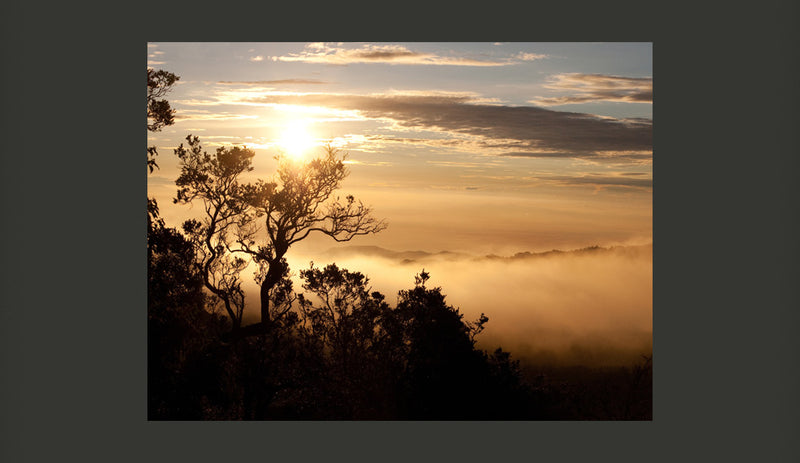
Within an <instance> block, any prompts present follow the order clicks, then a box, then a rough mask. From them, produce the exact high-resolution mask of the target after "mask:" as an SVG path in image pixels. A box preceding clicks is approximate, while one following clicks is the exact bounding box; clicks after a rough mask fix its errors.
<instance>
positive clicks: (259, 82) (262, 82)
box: [217, 79, 330, 85]
mask: <svg viewBox="0 0 800 463" xmlns="http://www.w3.org/2000/svg"><path fill="white" fill-rule="evenodd" d="M217 83H218V84H222V85H285V84H304V85H305V84H308V85H318V84H328V83H330V82H326V81H324V80H319V79H279V80H245V81H236V80H220V81H218V82H217Z"/></svg>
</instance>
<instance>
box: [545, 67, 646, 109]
mask: <svg viewBox="0 0 800 463" xmlns="http://www.w3.org/2000/svg"><path fill="white" fill-rule="evenodd" d="M545 88H548V89H550V90H556V91H563V92H569V93H573V95H567V96H560V97H551V98H538V99H536V100H532V101H531V103H534V104H538V105H543V106H553V105H563V104H576V103H591V102H598V101H613V102H619V103H652V102H653V78H652V77H620V76H607V75H602V74H577V73H569V74H558V75H555V76H553V77H551V78H550V81H549V83H548V84H546V85H545Z"/></svg>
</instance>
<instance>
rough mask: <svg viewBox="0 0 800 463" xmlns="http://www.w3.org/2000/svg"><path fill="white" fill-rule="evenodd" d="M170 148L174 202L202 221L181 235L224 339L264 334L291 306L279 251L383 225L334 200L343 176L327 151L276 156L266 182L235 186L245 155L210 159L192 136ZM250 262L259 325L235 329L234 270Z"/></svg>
mask: <svg viewBox="0 0 800 463" xmlns="http://www.w3.org/2000/svg"><path fill="white" fill-rule="evenodd" d="M186 140H187V142H188V149H187V148H184V146H183V144H181V146H180V147H178V148H177V149H176V150H175V154H176V155H177V156H178V157H179V158H180V160H181V174H180V177H179V178H178V180H177V181H176V184H177V185H178V187H179V190H178V196H177V198H176V199H175V202H177V203H183V204H187V203H190V202H192V201H194V200H196V199H199V200H201V201H202V203H203V205H204V212H205V216H204V218H203V221H202V222H197V221H188V222H187V223H186V224H184V230H185V231H186V232H187V233H188V234H190V235H191V236H193V237H194V241H195V242H196V244H197V245H198V248H199V249H200V250H201V251H200V256H201V260H202V267H203V275H204V278H205V284H206V287H207V288H208V289H209V290H210V291H211V292H212V293H213V294H215V295H216V296H217V297H218V298H219V299H220V300H221V301H222V303H223V305H224V306H225V308H226V310H227V312H228V315H229V316H230V317H231V320H232V322H233V323H232V330H231V333H230V339H231V340H235V339H239V338H241V337H246V336H251V335H256V334H260V333H264V332H267V331H268V330H269V329H271V328H272V327H273V325H274V324H275V323H277V322H279V321H280V320H281V319H282V318H283V317H284V316H285V315H286V313H288V311H289V310H290V309H291V300H292V292H291V282H290V281H289V279H288V272H289V268H288V265H287V263H286V259H285V256H286V253H287V251H288V250H289V248H290V247H291V246H292V245H293V244H295V243H297V242H299V241H302V240H303V239H305V238H306V237H308V236H309V235H310V234H311V233H321V234H324V235H327V236H330V237H331V238H333V239H334V240H336V241H349V240H350V239H352V238H354V237H355V236H358V235H365V234H369V233H377V232H379V231H381V230H383V229H384V228H385V227H386V224H385V223H384V222H383V221H380V220H377V219H375V218H374V217H373V216H372V211H371V209H370V208H369V207H367V206H365V205H364V204H363V203H362V202H360V201H356V200H355V198H354V197H353V196H347V197H346V198H345V199H344V201H342V200H341V199H340V198H339V197H337V196H334V193H335V192H336V190H338V189H339V188H340V186H341V182H342V180H343V179H344V178H345V177H346V176H347V175H348V171H347V169H346V168H345V165H344V162H343V160H344V157H345V155H344V154H342V153H340V152H339V151H338V150H337V149H335V148H333V147H331V146H327V147H325V152H324V154H323V155H322V156H321V157H319V158H316V159H314V160H312V161H310V162H307V163H299V162H293V161H291V160H288V159H286V158H284V157H282V156H278V157H277V158H276V159H277V160H278V169H277V173H276V175H275V176H274V178H273V179H272V180H270V181H265V180H258V181H256V182H255V183H250V184H242V183H240V176H241V174H243V173H244V172H248V171H250V170H252V167H251V165H250V164H251V160H252V157H253V155H254V152H253V151H252V150H248V149H246V148H239V147H233V148H219V149H218V150H217V152H216V153H215V154H214V155H211V154H209V153H207V152H204V151H203V150H202V147H201V146H200V143H199V140H198V138H197V137H192V136H191V135H190V136H188V137H187V138H186ZM242 256H246V257H249V258H250V259H252V262H254V263H255V264H256V266H257V268H258V271H257V273H256V282H257V283H258V284H259V286H260V304H261V308H260V315H261V319H260V321H259V322H257V323H254V324H251V325H248V326H244V327H242V326H241V319H242V311H243V307H244V293H243V292H242V290H241V280H240V278H239V273H240V272H241V270H243V269H244V267H246V265H247V263H248V262H247V260H245V259H243V258H242Z"/></svg>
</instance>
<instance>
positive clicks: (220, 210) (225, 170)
mask: <svg viewBox="0 0 800 463" xmlns="http://www.w3.org/2000/svg"><path fill="white" fill-rule="evenodd" d="M186 141H187V143H188V149H187V148H185V147H184V146H183V144H181V145H180V146H179V147H178V148H176V149H175V154H176V155H177V156H178V158H180V160H181V174H180V176H179V177H178V179H177V180H176V181H175V183H176V185H177V186H178V187H179V188H178V193H177V197H176V198H175V199H174V202H175V203H181V204H187V203H191V202H192V201H194V200H196V199H199V200H201V201H202V203H203V211H204V216H203V217H202V219H201V220H200V221H198V220H188V221H186V222H185V223H184V224H183V229H184V231H185V232H186V233H187V234H188V235H189V236H190V237H191V240H192V242H193V243H194V244H195V250H196V252H197V259H198V264H199V267H200V273H201V276H202V279H203V284H204V285H205V287H206V288H207V289H208V290H209V291H210V292H211V293H212V294H214V295H215V296H216V297H217V298H218V299H219V300H220V301H221V302H222V305H223V306H224V308H225V311H226V312H227V314H228V317H229V318H230V320H231V324H232V328H231V329H232V330H233V331H237V330H238V329H239V327H240V326H241V323H242V315H243V313H244V291H243V290H242V280H241V278H240V276H239V274H240V273H241V271H242V270H244V268H245V267H246V266H247V262H246V261H245V259H242V258H240V257H237V256H234V255H233V254H232V252H231V245H232V244H233V243H234V241H233V237H234V236H235V235H233V234H232V231H233V229H234V228H236V227H240V226H244V225H245V224H246V223H247V222H248V221H250V220H252V215H251V214H248V211H247V206H246V204H245V203H243V202H242V200H241V191H242V186H241V185H240V183H239V178H240V176H241V174H242V173H244V172H248V171H251V170H252V169H253V168H252V167H251V165H250V163H251V159H252V158H253V156H254V155H255V153H254V152H253V151H252V150H248V149H244V148H239V147H233V148H219V149H217V151H216V152H215V153H214V154H213V155H212V154H209V153H207V152H205V151H203V148H202V146H201V145H200V141H199V139H198V137H192V136H191V135H189V136H187V137H186Z"/></svg>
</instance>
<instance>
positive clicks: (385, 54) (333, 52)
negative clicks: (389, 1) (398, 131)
mask: <svg viewBox="0 0 800 463" xmlns="http://www.w3.org/2000/svg"><path fill="white" fill-rule="evenodd" d="M546 57H547V56H546V55H542V54H535V53H524V54H522V53H521V54H519V55H518V56H516V57H515V58H516V59H508V60H503V61H489V60H476V59H471V58H464V57H449V56H439V55H436V54H433V53H423V52H416V51H412V50H410V49H409V48H407V47H404V46H402V45H374V44H365V45H362V46H361V47H360V48H345V47H343V46H342V44H326V43H311V44H308V45H306V46H305V49H304V50H303V51H302V52H300V53H290V54H288V55H285V56H273V57H272V60H273V61H284V62H301V63H318V64H338V65H346V64H355V63H387V64H407V65H435V66H508V65H511V64H516V63H518V62H519V61H532V60H536V59H543V58H546Z"/></svg>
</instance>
